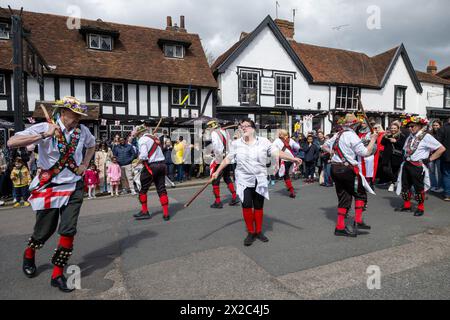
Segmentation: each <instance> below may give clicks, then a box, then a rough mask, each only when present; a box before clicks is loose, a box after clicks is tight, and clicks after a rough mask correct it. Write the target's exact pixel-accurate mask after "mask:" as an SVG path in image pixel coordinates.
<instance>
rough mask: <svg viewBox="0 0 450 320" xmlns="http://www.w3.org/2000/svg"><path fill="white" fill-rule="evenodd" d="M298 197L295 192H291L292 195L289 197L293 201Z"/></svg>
mask: <svg viewBox="0 0 450 320" xmlns="http://www.w3.org/2000/svg"><path fill="white" fill-rule="evenodd" d="M296 196H297V195H296V194H295V192H291V193H290V194H289V197H291V198H292V199H295V197H296Z"/></svg>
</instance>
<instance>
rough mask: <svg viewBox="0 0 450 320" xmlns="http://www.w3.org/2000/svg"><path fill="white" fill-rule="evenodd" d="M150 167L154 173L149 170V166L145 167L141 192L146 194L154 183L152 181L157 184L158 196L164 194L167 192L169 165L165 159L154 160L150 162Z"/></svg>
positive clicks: (142, 174)
mask: <svg viewBox="0 0 450 320" xmlns="http://www.w3.org/2000/svg"><path fill="white" fill-rule="evenodd" d="M149 167H150V169H151V170H152V173H153V174H150V173H149V172H148V170H147V168H145V167H144V169H143V170H142V173H141V185H142V187H141V190H140V191H139V193H140V194H146V193H147V192H148V189H149V188H150V186H151V185H152V183H155V186H156V192H157V193H158V196H161V195H162V194H167V191H166V173H167V166H166V163H165V162H164V161H160V162H153V163H150V164H149Z"/></svg>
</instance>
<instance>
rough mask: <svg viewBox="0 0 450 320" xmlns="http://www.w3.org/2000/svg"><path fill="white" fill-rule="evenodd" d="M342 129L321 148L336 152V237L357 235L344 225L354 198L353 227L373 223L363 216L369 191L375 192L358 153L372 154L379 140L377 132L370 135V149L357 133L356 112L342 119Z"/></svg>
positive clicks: (363, 226)
mask: <svg viewBox="0 0 450 320" xmlns="http://www.w3.org/2000/svg"><path fill="white" fill-rule="evenodd" d="M340 124H341V125H342V129H341V130H340V131H339V132H338V133H337V134H336V135H335V136H334V137H333V138H331V139H330V140H328V141H327V142H325V144H324V145H323V146H322V148H323V149H324V150H325V151H328V152H330V153H331V151H332V152H333V157H332V158H331V176H332V178H333V181H334V184H335V186H336V194H337V197H338V202H339V203H338V219H337V224H336V228H335V230H334V234H335V235H336V236H346V237H356V236H357V234H356V233H355V232H353V231H350V230H348V229H347V228H346V226H345V218H346V216H347V213H348V210H349V209H350V207H351V206H352V197H353V198H355V221H354V227H357V228H359V229H366V230H369V229H370V226H369V225H367V224H365V223H364V222H363V219H362V212H363V208H364V204H365V202H366V201H367V193H366V190H367V191H369V192H370V193H374V192H373V190H372V189H371V188H370V186H369V184H368V183H367V181H366V179H365V178H364V176H363V175H362V173H361V171H359V168H358V161H357V160H356V158H357V156H360V157H367V156H370V155H371V154H373V151H374V149H375V148H374V146H375V144H376V142H377V134H376V133H375V134H373V135H372V136H371V138H370V141H369V144H368V146H367V148H366V147H365V146H364V144H363V142H362V141H361V139H360V138H359V137H358V135H357V134H356V133H355V131H354V130H355V129H356V128H357V127H358V125H359V124H360V122H359V121H358V119H357V118H356V117H355V115H354V114H347V115H346V116H345V118H344V119H343V120H342V121H340Z"/></svg>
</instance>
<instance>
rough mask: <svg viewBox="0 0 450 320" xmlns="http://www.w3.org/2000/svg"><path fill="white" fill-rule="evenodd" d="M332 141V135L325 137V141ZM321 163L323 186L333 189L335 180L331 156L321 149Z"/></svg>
mask: <svg viewBox="0 0 450 320" xmlns="http://www.w3.org/2000/svg"><path fill="white" fill-rule="evenodd" d="M330 139H331V136H330V135H326V136H325V141H324V142H326V141H328V140H330ZM319 155H320V161H322V165H323V169H322V171H323V183H322V184H321V185H322V186H324V187H333V180H332V179H331V154H330V153H329V152H327V151H324V150H322V149H321V151H320V153H319Z"/></svg>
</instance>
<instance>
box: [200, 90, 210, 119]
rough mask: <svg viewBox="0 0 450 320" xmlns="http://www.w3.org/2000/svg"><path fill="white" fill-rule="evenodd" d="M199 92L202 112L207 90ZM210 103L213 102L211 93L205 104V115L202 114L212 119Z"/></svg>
mask: <svg viewBox="0 0 450 320" xmlns="http://www.w3.org/2000/svg"><path fill="white" fill-rule="evenodd" d="M201 91H202V101H201V103H200V112H201V111H202V108H203V104H204V103H205V100H206V96H207V95H208V92H209V89H201ZM212 101H213V93H211V95H210V96H209V99H208V103H207V104H206V108H205V113H204V115H206V116H209V117H212V115H213V103H212ZM200 112H199V115H200Z"/></svg>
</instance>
